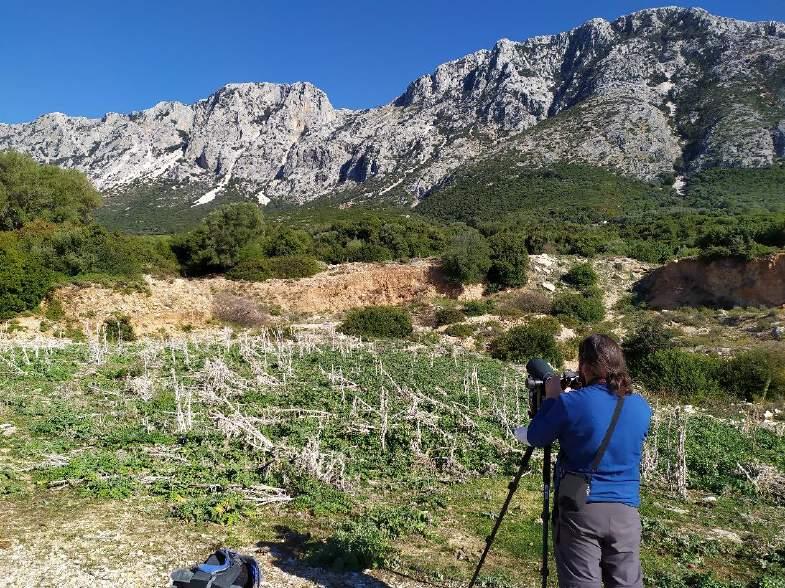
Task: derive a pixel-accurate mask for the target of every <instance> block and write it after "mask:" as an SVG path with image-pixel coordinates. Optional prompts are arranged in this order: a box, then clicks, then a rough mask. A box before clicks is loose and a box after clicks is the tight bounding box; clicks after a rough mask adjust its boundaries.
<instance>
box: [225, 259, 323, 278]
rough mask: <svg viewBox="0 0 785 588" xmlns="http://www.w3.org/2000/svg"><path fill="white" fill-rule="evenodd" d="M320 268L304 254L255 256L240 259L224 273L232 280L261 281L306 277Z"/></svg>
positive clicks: (316, 262) (317, 263)
mask: <svg viewBox="0 0 785 588" xmlns="http://www.w3.org/2000/svg"><path fill="white" fill-rule="evenodd" d="M321 269H322V267H321V265H320V264H319V262H318V261H316V260H315V259H314V258H312V257H307V256H304V255H289V256H284V257H269V258H265V257H256V258H250V259H244V260H242V261H240V262H239V263H238V264H237V265H236V266H234V267H233V268H232V269H230V270H229V271H228V272H227V273H226V277H227V278H230V279H232V280H245V281H248V282H262V281H264V280H269V279H271V278H280V279H296V278H307V277H310V276H313V275H314V274H317V273H319V272H320V271H321Z"/></svg>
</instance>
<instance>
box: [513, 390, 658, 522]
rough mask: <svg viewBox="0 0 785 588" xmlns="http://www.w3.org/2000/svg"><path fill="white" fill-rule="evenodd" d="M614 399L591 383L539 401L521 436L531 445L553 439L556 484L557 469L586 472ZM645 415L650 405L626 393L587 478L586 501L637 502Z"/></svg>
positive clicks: (646, 427)
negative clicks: (556, 455)
mask: <svg viewBox="0 0 785 588" xmlns="http://www.w3.org/2000/svg"><path fill="white" fill-rule="evenodd" d="M616 398H617V397H616V395H615V394H614V393H613V392H612V391H610V390H609V389H608V387H607V386H605V385H604V384H594V385H591V386H586V387H583V388H580V389H578V390H575V391H573V392H568V393H564V394H561V395H559V397H558V399H553V398H549V399H546V400H545V401H544V402H543V404H542V407H541V408H540V411H539V412H538V413H537V414H536V415H535V417H534V418H533V419H532V421H531V423H530V424H529V428H528V430H527V437H528V440H529V443H530V444H531V445H533V446H535V447H545V446H546V445H548V444H550V443H553V442H554V441H556V440H557V439H558V441H559V447H560V452H559V459H558V462H557V465H556V471H557V476H556V479H557V484H558V479H559V472H563V471H569V472H580V473H589V472H590V471H591V463H592V461H593V460H594V457H595V455H596V454H597V449H599V447H600V443H602V439H603V437H604V436H605V432H606V431H607V430H608V425H610V422H611V417H612V416H613V411H614V409H615V408H616ZM651 414H652V411H651V407H650V406H649V403H648V402H646V400H645V399H644V398H643V397H642V396H640V395H639V394H629V395H627V397H626V398H625V400H624V406H623V407H622V411H621V414H620V415H619V422H618V423H617V424H616V429H615V431H614V432H613V436H612V437H611V440H610V443H609V444H608V448H607V450H606V451H605V455H603V457H602V460H601V461H600V465H599V466H598V468H597V471H596V472H595V473H594V474H593V475H592V477H591V491H590V493H589V496H588V497H587V502H620V503H622V504H627V505H629V506H634V507H638V506H640V464H641V452H642V451H643V442H644V440H645V438H646V433H647V432H648V430H649V423H650V421H651Z"/></svg>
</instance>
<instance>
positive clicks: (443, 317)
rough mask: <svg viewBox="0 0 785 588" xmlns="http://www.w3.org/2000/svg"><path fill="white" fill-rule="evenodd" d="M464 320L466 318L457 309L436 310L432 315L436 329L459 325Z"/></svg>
mask: <svg viewBox="0 0 785 588" xmlns="http://www.w3.org/2000/svg"><path fill="white" fill-rule="evenodd" d="M464 318H466V317H465V316H464V314H463V313H462V312H461V311H460V310H458V309H457V308H437V309H436V313H435V315H434V320H435V322H436V326H437V327H441V326H443V325H451V324H452V323H459V322H461V321H462V320H463V319H464Z"/></svg>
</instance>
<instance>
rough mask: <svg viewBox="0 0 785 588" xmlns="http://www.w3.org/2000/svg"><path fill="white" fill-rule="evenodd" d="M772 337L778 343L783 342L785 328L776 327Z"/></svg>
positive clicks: (772, 331)
mask: <svg viewBox="0 0 785 588" xmlns="http://www.w3.org/2000/svg"><path fill="white" fill-rule="evenodd" d="M771 336H772V337H774V338H775V339H776V340H777V341H782V340H783V339H785V327H781V326H776V327H774V328H773V329H772V330H771Z"/></svg>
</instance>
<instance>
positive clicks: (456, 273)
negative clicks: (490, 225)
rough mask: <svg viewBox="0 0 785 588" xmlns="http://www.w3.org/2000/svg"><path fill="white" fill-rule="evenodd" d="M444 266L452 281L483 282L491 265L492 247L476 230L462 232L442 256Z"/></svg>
mask: <svg viewBox="0 0 785 588" xmlns="http://www.w3.org/2000/svg"><path fill="white" fill-rule="evenodd" d="M442 267H443V268H444V272H445V274H446V275H447V278H448V279H449V280H450V281H453V282H456V283H459V284H476V283H479V282H482V281H483V280H484V279H485V277H486V275H487V273H488V269H489V268H490V267H491V248H490V247H489V246H488V242H487V241H486V240H485V238H484V237H483V236H482V235H481V234H480V233H478V232H477V231H474V230H467V231H466V232H464V233H460V234H459V235H458V236H456V237H455V239H454V240H453V242H452V245H451V246H450V248H449V249H448V250H447V252H446V253H445V254H444V255H443V256H442Z"/></svg>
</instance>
